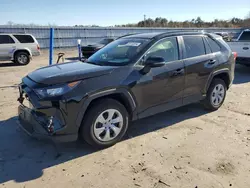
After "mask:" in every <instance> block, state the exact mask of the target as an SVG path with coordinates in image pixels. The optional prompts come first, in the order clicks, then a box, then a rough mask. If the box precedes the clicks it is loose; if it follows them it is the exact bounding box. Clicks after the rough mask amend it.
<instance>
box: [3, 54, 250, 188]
mask: <svg viewBox="0 0 250 188" xmlns="http://www.w3.org/2000/svg"><path fill="white" fill-rule="evenodd" d="M76 54H77V52H76V51H73V50H66V56H67V57H74V56H76ZM67 61H68V60H67ZM47 64H48V53H47V52H46V51H43V55H42V56H39V57H35V58H34V59H33V60H32V62H31V63H30V64H29V65H27V66H13V64H12V63H9V62H1V63H0V187H8V188H11V187H23V188H24V187H25V188H33V187H36V188H44V187H45V188H46V187H53V188H56V187H60V188H61V187H84V188H88V187H97V188H106V187H107V188H111V187H112V188H113V187H117V188H118V187H119V188H123V187H124V188H133V187H135V188H139V187H142V188H168V187H176V188H189V187H191V188H212V187H213V188H222V187H224V188H225V187H238V188H249V187H250V100H249V97H250V94H249V91H250V68H249V69H248V68H245V67H242V66H236V70H235V80H234V84H233V86H232V87H231V88H230V90H229V92H228V94H227V97H226V100H225V103H224V105H223V106H222V108H221V109H219V110H218V111H216V112H212V113H208V112H207V111H205V110H203V108H202V106H201V105H199V104H194V105H189V106H186V107H182V108H179V109H176V110H172V111H169V112H165V113H162V114H159V115H155V116H153V117H149V118H146V119H143V120H139V121H137V122H134V123H133V124H132V125H131V126H130V127H129V130H128V135H127V136H126V138H125V139H124V140H123V141H121V142H120V143H118V144H116V145H115V146H113V147H111V148H108V149H104V150H101V151H96V150H93V149H92V148H90V147H89V146H87V145H86V144H84V143H80V142H75V143H67V144H57V145H55V144H52V143H50V142H44V141H37V140H35V139H33V138H30V137H29V136H27V135H26V134H25V133H24V132H23V131H22V130H21V129H20V128H19V127H18V125H17V124H16V120H17V116H16V114H17V106H18V102H17V101H16V99H17V96H18V89H17V84H19V83H20V80H21V78H22V77H23V76H25V75H26V74H27V73H29V72H31V71H33V70H35V69H36V68H39V67H41V66H45V65H47Z"/></svg>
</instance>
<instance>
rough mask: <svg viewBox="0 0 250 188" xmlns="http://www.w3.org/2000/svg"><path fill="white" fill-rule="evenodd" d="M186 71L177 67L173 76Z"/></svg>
mask: <svg viewBox="0 0 250 188" xmlns="http://www.w3.org/2000/svg"><path fill="white" fill-rule="evenodd" d="M183 73H184V69H177V70H175V71H174V72H173V75H172V76H178V75H182V74H183Z"/></svg>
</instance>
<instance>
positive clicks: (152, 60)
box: [145, 56, 165, 68]
mask: <svg viewBox="0 0 250 188" xmlns="http://www.w3.org/2000/svg"><path fill="white" fill-rule="evenodd" d="M164 65H165V60H164V58H162V57H157V56H151V57H148V58H147V59H146V61H145V66H146V67H150V68H154V67H162V66H164Z"/></svg>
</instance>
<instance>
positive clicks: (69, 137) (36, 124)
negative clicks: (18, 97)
mask: <svg viewBox="0 0 250 188" xmlns="http://www.w3.org/2000/svg"><path fill="white" fill-rule="evenodd" d="M43 120H44V119H43V118H42V117H38V116H37V114H36V113H35V112H34V111H33V110H32V109H30V108H28V107H26V106H24V105H19V107H18V122H17V123H18V124H19V126H20V127H21V128H22V129H23V130H24V131H25V132H26V133H27V134H28V135H30V136H31V137H35V138H37V139H43V140H44V139H45V140H51V141H53V142H72V141H75V140H77V138H78V134H66V135H56V134H53V133H49V132H48V130H46V121H43Z"/></svg>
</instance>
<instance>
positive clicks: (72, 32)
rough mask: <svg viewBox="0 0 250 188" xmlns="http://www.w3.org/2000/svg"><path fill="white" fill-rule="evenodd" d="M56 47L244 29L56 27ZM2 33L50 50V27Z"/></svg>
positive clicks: (6, 28)
mask: <svg viewBox="0 0 250 188" xmlns="http://www.w3.org/2000/svg"><path fill="white" fill-rule="evenodd" d="M54 29H55V33H54V37H55V40H54V45H55V47H57V48H64V47H73V46H77V39H81V40H82V45H86V44H93V43H96V42H98V41H99V40H101V39H103V38H107V37H113V38H115V37H119V36H122V35H126V34H131V33H145V32H164V31H201V30H204V31H206V32H216V31H223V32H229V33H232V35H238V34H239V33H240V32H241V31H242V29H230V28H123V27H54ZM0 33H29V34H32V35H34V36H35V37H36V39H37V40H38V42H39V44H40V46H41V48H49V34H50V28H49V27H36V26H34V27H33V26H30V27H21V26H20V27H18V26H5V25H2V26H0Z"/></svg>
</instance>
